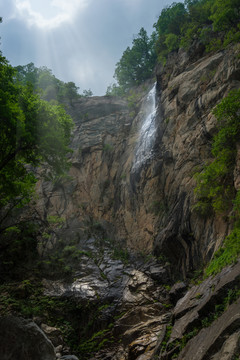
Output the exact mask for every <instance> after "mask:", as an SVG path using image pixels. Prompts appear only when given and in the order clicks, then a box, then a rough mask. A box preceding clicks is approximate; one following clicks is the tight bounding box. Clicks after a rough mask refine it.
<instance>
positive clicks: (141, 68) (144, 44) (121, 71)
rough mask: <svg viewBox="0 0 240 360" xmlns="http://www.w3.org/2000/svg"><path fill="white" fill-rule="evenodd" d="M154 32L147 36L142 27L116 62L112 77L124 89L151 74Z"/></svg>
mask: <svg viewBox="0 0 240 360" xmlns="http://www.w3.org/2000/svg"><path fill="white" fill-rule="evenodd" d="M154 44H155V33H153V34H152V36H151V37H148V35H147V32H146V30H145V29H144V28H141V30H140V31H139V33H138V35H137V36H136V37H135V38H134V39H133V42H132V47H131V48H130V47H127V49H126V50H125V51H124V53H123V55H122V57H121V59H120V61H119V62H118V63H117V64H116V69H115V74H114V77H115V78H116V80H117V82H118V84H119V85H120V87H121V88H123V90H124V91H126V90H128V89H129V88H131V87H132V86H134V85H136V84H140V83H141V82H143V81H144V80H146V79H148V78H149V77H151V76H152V71H153V68H154V65H155V63H156V52H155V46H154Z"/></svg>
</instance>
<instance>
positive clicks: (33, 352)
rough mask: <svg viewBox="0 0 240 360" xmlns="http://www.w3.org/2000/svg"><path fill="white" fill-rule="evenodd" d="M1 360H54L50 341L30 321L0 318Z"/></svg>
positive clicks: (10, 317)
mask: <svg viewBox="0 0 240 360" xmlns="http://www.w3.org/2000/svg"><path fill="white" fill-rule="evenodd" d="M0 354H1V360H9V359H11V360H26V359H31V360H55V359H56V356H55V351H54V347H53V345H52V343H51V341H50V340H49V339H48V338H47V337H46V335H45V334H44V332H43V331H42V330H41V329H40V328H39V327H38V326H37V325H36V324H35V323H34V322H33V321H32V320H26V319H22V318H18V317H14V316H4V317H1V318H0Z"/></svg>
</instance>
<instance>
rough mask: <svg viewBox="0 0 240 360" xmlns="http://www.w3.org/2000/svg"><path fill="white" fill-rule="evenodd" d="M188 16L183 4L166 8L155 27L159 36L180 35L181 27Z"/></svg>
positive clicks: (175, 4) (174, 4)
mask: <svg viewBox="0 0 240 360" xmlns="http://www.w3.org/2000/svg"><path fill="white" fill-rule="evenodd" d="M186 14H187V11H186V9H185V6H184V4H183V3H175V2H174V3H172V5H170V6H167V7H165V8H164V9H163V10H162V12H161V15H160V16H159V18H158V21H157V23H156V24H154V27H155V28H156V30H157V32H158V35H166V34H170V33H172V34H175V35H180V33H181V26H182V24H183V22H184V18H185V16H186Z"/></svg>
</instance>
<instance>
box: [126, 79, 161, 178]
mask: <svg viewBox="0 0 240 360" xmlns="http://www.w3.org/2000/svg"><path fill="white" fill-rule="evenodd" d="M155 98H156V83H155V84H154V86H153V87H152V89H151V90H150V91H149V93H148V96H147V99H146V101H145V103H144V109H145V117H144V119H143V123H142V126H141V129H140V133H139V139H138V142H137V146H136V150H135V157H134V161H133V166H132V171H133V172H135V171H136V170H138V169H139V168H140V167H141V165H143V164H144V163H146V161H147V160H149V159H150V158H151V157H152V153H153V151H152V149H153V144H154V140H155V134H156V124H155V118H156V110H157V109H156V100H155Z"/></svg>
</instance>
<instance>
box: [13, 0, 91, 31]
mask: <svg viewBox="0 0 240 360" xmlns="http://www.w3.org/2000/svg"><path fill="white" fill-rule="evenodd" d="M89 2H90V0H68V1H66V0H52V1H50V2H49V0H41V1H39V0H31V1H30V0H15V6H16V10H17V16H20V18H23V19H25V20H26V21H27V23H28V25H29V26H30V27H31V26H37V27H39V28H41V29H44V30H50V29H54V28H57V27H59V26H60V25H61V24H62V23H64V22H71V21H72V20H73V18H74V17H75V16H76V14H77V13H78V12H79V11H80V10H83V9H84V8H85V7H86V6H87V5H88V4H89Z"/></svg>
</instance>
